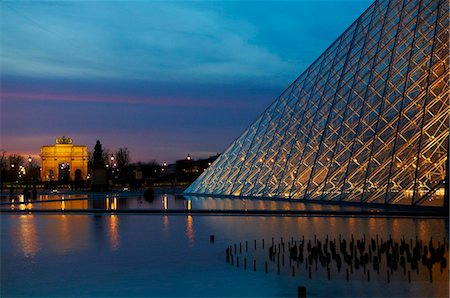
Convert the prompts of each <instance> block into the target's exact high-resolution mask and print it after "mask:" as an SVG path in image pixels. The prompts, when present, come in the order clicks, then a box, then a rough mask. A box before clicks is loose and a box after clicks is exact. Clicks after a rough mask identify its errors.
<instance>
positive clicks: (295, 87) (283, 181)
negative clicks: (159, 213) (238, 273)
mask: <svg viewBox="0 0 450 298" xmlns="http://www.w3.org/2000/svg"><path fill="white" fill-rule="evenodd" d="M448 64H449V2H448V1H447V0H390V1H389V0H380V1H375V2H374V3H373V4H372V5H371V6H370V7H369V8H368V9H367V10H366V11H365V12H364V13H363V14H362V15H361V16H360V17H359V18H358V19H357V20H356V21H355V22H354V23H353V24H352V25H351V26H350V27H349V28H348V29H347V30H346V31H345V32H344V33H343V34H342V35H341V36H340V37H339V38H338V39H337V40H336V41H335V42H334V43H333V44H331V46H330V47H329V48H328V49H327V50H326V51H325V52H324V53H323V54H322V55H320V56H319V58H318V59H317V60H316V61H315V62H313V64H312V65H311V66H310V67H308V68H307V69H306V70H305V71H304V72H303V73H302V74H301V75H300V76H299V77H298V78H297V79H296V80H295V81H294V82H293V83H292V84H291V85H290V86H289V87H288V88H287V89H286V90H285V91H284V92H283V93H282V94H281V95H280V96H279V97H278V98H277V99H276V100H275V101H274V102H273V103H272V104H271V105H270V106H269V107H268V108H267V109H266V111H264V113H263V114H262V115H260V116H259V118H258V119H256V121H255V122H254V123H253V124H251V126H250V127H249V128H248V129H246V130H245V131H244V133H243V134H242V135H241V136H240V137H239V138H238V139H237V140H236V141H235V142H234V143H233V144H231V146H230V147H229V148H228V149H227V150H226V151H225V152H224V153H223V154H222V155H221V156H220V157H219V158H218V159H217V160H216V161H215V162H214V163H213V165H212V166H211V167H209V168H208V169H207V170H206V171H205V172H204V173H203V174H202V175H201V176H200V177H199V178H198V179H197V180H196V181H195V182H194V183H193V184H192V185H191V186H190V187H189V188H188V189H187V190H186V191H185V194H192V195H208V196H239V197H265V198H285V199H300V200H315V201H335V202H358V203H380V204H402V205H410V206H412V205H414V206H418V205H420V206H425V205H426V206H445V205H446V203H445V200H444V198H445V197H447V198H448V193H447V194H446V191H447V189H446V185H448V167H449V150H448V147H449V111H450V106H449V65H448ZM447 204H448V203H447Z"/></svg>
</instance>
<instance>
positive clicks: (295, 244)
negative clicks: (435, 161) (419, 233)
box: [225, 234, 449, 293]
mask: <svg viewBox="0 0 450 298" xmlns="http://www.w3.org/2000/svg"><path fill="white" fill-rule="evenodd" d="M260 243H261V245H260V247H261V249H263V250H267V255H266V256H267V258H265V259H264V260H263V261H262V262H261V261H258V262H257V257H256V255H251V256H248V253H249V248H250V250H251V249H253V251H254V252H256V251H257V250H258V245H257V244H258V241H257V240H253V241H252V242H249V241H247V240H246V241H245V242H239V243H235V244H234V245H230V246H228V247H227V248H226V251H225V257H226V261H227V263H229V264H231V265H232V266H236V267H237V268H240V267H243V268H244V270H247V269H252V270H253V271H257V269H258V267H257V263H258V264H260V262H261V263H262V264H263V265H260V266H261V267H259V268H263V270H264V272H265V273H268V272H269V264H270V263H273V264H276V272H277V274H278V275H279V274H280V271H281V268H280V267H285V266H286V264H287V262H286V261H285V258H288V262H289V268H290V270H289V273H290V274H291V275H292V276H296V274H298V272H299V271H300V264H303V263H304V264H305V265H304V267H305V270H307V271H308V277H309V278H310V279H311V278H312V268H313V267H315V271H317V270H318V265H320V266H321V267H322V268H326V271H327V278H328V279H331V268H332V267H335V268H336V269H337V272H338V273H339V272H341V269H344V268H343V266H346V268H345V273H346V274H345V275H346V280H347V281H349V279H350V275H351V274H353V273H354V271H358V272H360V271H359V270H361V269H362V271H363V274H364V276H366V278H367V281H368V282H370V280H371V270H372V271H373V272H376V274H377V275H380V270H382V268H380V267H381V266H382V265H383V264H386V266H387V268H385V270H386V271H385V272H386V281H387V282H388V283H390V281H391V276H392V275H393V274H394V273H395V272H396V271H397V270H402V271H403V275H404V276H406V275H407V278H408V282H411V272H413V273H414V272H415V273H416V275H419V272H420V269H419V267H421V266H422V267H426V268H427V269H428V271H429V281H430V282H433V276H432V268H433V266H434V265H435V264H437V265H438V266H440V271H441V273H443V270H444V269H445V268H447V258H448V250H449V244H448V241H447V240H446V238H444V239H443V241H442V243H441V242H440V241H438V243H437V244H436V243H435V242H433V239H432V237H430V239H429V241H428V242H427V243H425V242H423V241H422V240H419V239H418V238H417V237H416V239H415V241H413V239H409V241H407V240H406V239H405V237H404V236H403V237H402V238H401V239H400V241H394V240H393V239H392V237H391V235H389V237H388V238H387V239H385V240H383V238H381V237H379V236H378V234H377V235H376V237H372V238H370V239H366V235H365V234H364V236H363V237H362V238H360V239H355V237H354V236H353V234H352V235H351V238H350V239H346V238H345V237H342V236H341V235H339V237H338V239H335V238H334V239H331V238H329V237H328V235H327V236H326V238H325V239H323V240H319V239H318V238H317V236H316V235H314V239H313V240H305V237H304V236H302V237H301V239H298V240H297V239H294V237H291V239H290V240H288V241H287V242H286V241H285V240H284V239H283V237H281V238H280V241H279V242H277V243H275V239H274V238H272V241H271V243H269V245H268V247H267V248H266V246H267V245H266V243H265V240H264V239H261V241H260ZM252 244H253V245H252ZM263 254H264V255H265V254H266V252H264V253H263ZM383 260H384V262H383ZM357 276H360V275H357ZM299 291H300V290H299ZM301 292H302V293H303V290H302V291H301Z"/></svg>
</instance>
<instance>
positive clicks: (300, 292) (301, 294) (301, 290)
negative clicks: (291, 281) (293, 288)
mask: <svg viewBox="0 0 450 298" xmlns="http://www.w3.org/2000/svg"><path fill="white" fill-rule="evenodd" d="M297 297H298V298H306V287H298V288H297Z"/></svg>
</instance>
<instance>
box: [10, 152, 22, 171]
mask: <svg viewBox="0 0 450 298" xmlns="http://www.w3.org/2000/svg"><path fill="white" fill-rule="evenodd" d="M23 161H24V158H23V156H22V155H18V154H11V155H10V156H8V163H9V166H12V165H14V167H15V168H19V167H20V166H23Z"/></svg>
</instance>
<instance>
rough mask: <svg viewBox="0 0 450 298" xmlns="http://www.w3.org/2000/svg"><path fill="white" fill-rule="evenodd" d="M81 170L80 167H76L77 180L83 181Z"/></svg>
mask: <svg viewBox="0 0 450 298" xmlns="http://www.w3.org/2000/svg"><path fill="white" fill-rule="evenodd" d="M81 180H82V178H81V170H80V169H76V170H75V181H81Z"/></svg>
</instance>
